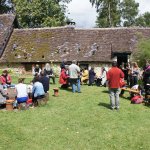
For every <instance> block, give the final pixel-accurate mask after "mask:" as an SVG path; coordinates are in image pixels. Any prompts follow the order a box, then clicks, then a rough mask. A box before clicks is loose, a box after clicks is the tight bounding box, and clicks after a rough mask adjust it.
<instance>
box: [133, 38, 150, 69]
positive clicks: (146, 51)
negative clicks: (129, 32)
mask: <svg viewBox="0 0 150 150" xmlns="http://www.w3.org/2000/svg"><path fill="white" fill-rule="evenodd" d="M133 59H134V60H136V61H138V62H139V65H140V66H144V65H145V62H146V61H147V60H150V39H148V40H146V39H142V40H141V41H140V42H139V44H138V49H137V51H136V52H134V53H133Z"/></svg>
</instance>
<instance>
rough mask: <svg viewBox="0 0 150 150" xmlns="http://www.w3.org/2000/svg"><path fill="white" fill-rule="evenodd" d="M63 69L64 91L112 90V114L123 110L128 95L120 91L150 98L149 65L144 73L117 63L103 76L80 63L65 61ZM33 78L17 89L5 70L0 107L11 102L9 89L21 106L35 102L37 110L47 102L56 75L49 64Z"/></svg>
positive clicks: (134, 65) (36, 69)
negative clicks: (122, 98) (94, 87)
mask: <svg viewBox="0 0 150 150" xmlns="http://www.w3.org/2000/svg"><path fill="white" fill-rule="evenodd" d="M60 68H61V72H60V76H59V83H60V85H61V88H63V89H68V88H69V87H71V89H72V92H73V93H76V92H77V93H81V85H82V84H85V83H86V84H88V86H92V85H94V84H96V85H97V86H105V87H106V86H108V89H109V96H110V105H111V109H112V110H114V109H117V110H119V107H120V105H119V96H122V95H123V94H124V90H122V91H121V93H120V88H122V87H128V88H130V89H133V90H138V91H140V92H139V94H138V96H140V98H142V92H145V95H150V65H149V64H146V66H145V67H144V68H143V71H141V70H140V68H139V67H138V65H137V63H136V62H134V63H132V64H129V63H127V64H125V63H122V65H120V66H119V67H118V65H117V62H116V61H113V62H112V67H111V68H110V69H109V70H108V71H106V69H105V67H101V73H100V75H99V76H98V75H97V74H96V72H95V71H94V68H93V67H91V69H89V70H88V68H86V67H84V68H80V65H79V63H77V62H76V61H72V64H70V65H68V64H67V62H65V61H64V62H62V63H61V65H60ZM32 74H33V80H32V81H31V82H30V84H29V85H26V84H25V83H24V78H19V79H18V84H16V85H14V84H12V79H11V76H10V75H9V74H8V71H7V70H4V71H3V72H2V75H1V76H0V82H1V84H0V103H3V102H5V101H6V100H7V99H9V97H8V94H7V92H5V91H7V88H14V89H15V92H16V102H17V104H18V105H19V104H20V103H26V102H27V101H28V100H31V99H32V103H33V106H37V105H38V100H40V99H42V98H44V97H45V95H46V94H48V93H49V88H50V84H49V83H50V79H52V80H53V83H54V84H55V75H54V71H53V69H52V68H51V67H50V64H49V63H46V64H45V67H44V68H43V69H41V68H40V67H39V65H36V66H35V67H33V68H32ZM139 79H142V81H143V87H142V86H141V85H140V84H139V82H138V80H139ZM125 81H126V82H125ZM135 96H137V94H135V93H132V92H131V100H132V99H135ZM138 98H139V97H138ZM145 98H146V96H145Z"/></svg>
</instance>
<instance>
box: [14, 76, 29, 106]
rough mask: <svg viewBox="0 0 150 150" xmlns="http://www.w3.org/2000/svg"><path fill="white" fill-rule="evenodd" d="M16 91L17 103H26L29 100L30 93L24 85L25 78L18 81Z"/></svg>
mask: <svg viewBox="0 0 150 150" xmlns="http://www.w3.org/2000/svg"><path fill="white" fill-rule="evenodd" d="M15 90H16V93H17V98H16V100H17V103H18V104H20V103H25V102H26V101H27V100H28V91H27V85H26V84H24V78H19V79H18V84H17V85H16V86H15Z"/></svg>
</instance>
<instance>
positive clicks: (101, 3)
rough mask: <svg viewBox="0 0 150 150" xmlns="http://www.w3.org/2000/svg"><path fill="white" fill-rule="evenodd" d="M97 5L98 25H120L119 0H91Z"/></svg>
mask: <svg viewBox="0 0 150 150" xmlns="http://www.w3.org/2000/svg"><path fill="white" fill-rule="evenodd" d="M90 2H91V3H92V5H95V7H96V9H97V12H98V17H97V21H96V24H97V26H98V27H102V28H104V27H116V26H119V25H120V10H119V5H118V4H119V0H98V1H97V0H90Z"/></svg>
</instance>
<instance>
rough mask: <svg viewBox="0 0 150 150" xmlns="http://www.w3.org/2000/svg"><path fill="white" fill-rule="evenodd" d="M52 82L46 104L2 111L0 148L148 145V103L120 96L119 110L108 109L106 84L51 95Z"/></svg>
mask: <svg viewBox="0 0 150 150" xmlns="http://www.w3.org/2000/svg"><path fill="white" fill-rule="evenodd" d="M28 81H29V79H28ZM15 82H16V78H15ZM54 87H59V85H58V84H56V85H53V84H52V85H50V98H49V101H48V104H47V105H46V106H42V107H38V108H35V109H30V110H27V111H20V112H7V111H1V112H0V135H1V138H0V149H2V150H5V149H7V150H8V149H9V150H34V149H35V150H141V149H142V150H149V149H150V134H149V133H150V119H149V117H150V109H149V107H146V106H144V105H143V104H140V105H134V104H130V101H129V100H127V99H123V98H121V99H120V106H121V108H120V111H119V112H117V111H111V110H110V109H109V96H108V93H107V88H103V87H96V86H90V87H89V86H87V85H82V86H81V90H82V93H75V94H73V93H72V92H71V91H66V90H59V97H54V96H53V88H54Z"/></svg>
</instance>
